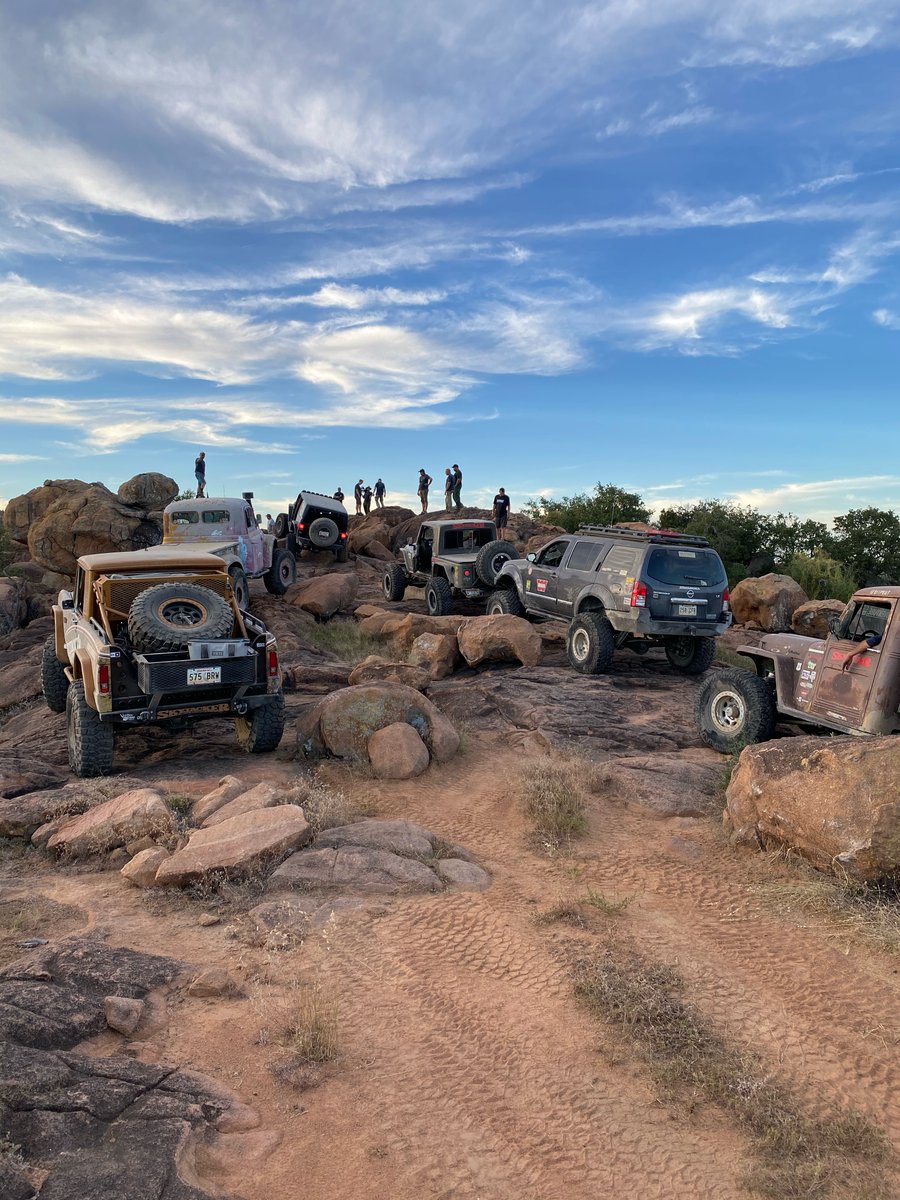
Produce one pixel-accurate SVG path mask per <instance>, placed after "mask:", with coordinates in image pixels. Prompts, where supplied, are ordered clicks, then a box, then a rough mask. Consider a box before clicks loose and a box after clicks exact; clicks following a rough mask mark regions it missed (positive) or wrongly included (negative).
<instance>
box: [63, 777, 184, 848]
mask: <svg viewBox="0 0 900 1200" xmlns="http://www.w3.org/2000/svg"><path fill="white" fill-rule="evenodd" d="M173 828H174V821H173V818H172V812H171V809H170V808H169V806H168V805H167V804H166V802H165V800H163V798H162V796H161V795H160V794H159V792H155V791H153V789H152V788H136V789H135V790H134V791H131V792H124V793H123V794H122V795H121V796H116V797H114V798H113V799H112V800H106V801H104V803H103V804H97V805H96V806H95V807H94V808H89V809H88V810H87V812H85V813H82V814H81V815H80V816H77V817H70V818H69V819H68V820H65V821H63V823H62V824H61V825H60V827H59V828H58V829H57V831H56V833H54V834H53V836H52V837H51V838H50V839H49V841H48V842H47V847H48V849H50V850H56V851H59V852H61V853H65V854H68V855H70V856H72V857H73V858H84V857H86V856H87V855H89V854H103V853H105V852H106V851H107V850H112V849H113V848H114V847H116V846H124V845H125V843H126V842H135V841H137V840H138V839H140V838H144V837H158V836H161V835H164V834H167V833H171V832H172V829H173Z"/></svg>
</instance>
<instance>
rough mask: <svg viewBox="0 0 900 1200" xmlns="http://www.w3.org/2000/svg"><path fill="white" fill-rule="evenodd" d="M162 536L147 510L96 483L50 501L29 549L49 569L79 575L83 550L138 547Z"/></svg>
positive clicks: (33, 531) (33, 530)
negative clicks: (129, 503)
mask: <svg viewBox="0 0 900 1200" xmlns="http://www.w3.org/2000/svg"><path fill="white" fill-rule="evenodd" d="M160 536H161V533H160V529H159V527H158V526H157V525H156V524H155V523H154V522H153V521H150V520H148V519H147V517H146V516H145V515H144V514H143V513H141V512H138V511H137V510H136V509H134V508H129V506H128V505H127V504H123V503H122V501H121V500H120V499H119V498H118V496H114V495H113V493H112V492H111V491H109V489H108V488H105V487H104V486H103V484H102V483H92V484H90V485H89V486H88V487H86V488H84V489H83V490H81V491H80V492H75V493H69V494H66V495H64V496H62V497H60V499H58V500H57V501H56V502H55V503H54V504H51V505H50V507H49V508H48V509H47V510H46V512H44V514H43V516H41V517H40V518H39V519H38V520H36V521H35V522H34V523H33V524H32V526H31V528H30V529H29V530H28V549H29V550H30V551H31V556H32V558H34V559H35V561H36V562H39V563H41V564H42V565H43V566H45V567H46V568H47V569H48V570H50V571H58V572H60V574H63V575H74V574H75V561H76V559H78V558H79V557H80V556H81V555H82V554H102V553H104V552H105V551H114V550H139V549H142V548H143V547H144V546H151V545H154V544H155V543H157V542H158V541H159V540H160Z"/></svg>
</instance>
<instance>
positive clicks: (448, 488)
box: [444, 467, 453, 512]
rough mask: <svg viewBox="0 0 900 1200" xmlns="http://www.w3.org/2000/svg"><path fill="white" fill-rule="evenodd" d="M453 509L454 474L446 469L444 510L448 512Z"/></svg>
mask: <svg viewBox="0 0 900 1200" xmlns="http://www.w3.org/2000/svg"><path fill="white" fill-rule="evenodd" d="M452 507H453V472H452V471H451V470H450V468H449V467H444V508H446V510H447V512H449V511H450V509H451V508H452Z"/></svg>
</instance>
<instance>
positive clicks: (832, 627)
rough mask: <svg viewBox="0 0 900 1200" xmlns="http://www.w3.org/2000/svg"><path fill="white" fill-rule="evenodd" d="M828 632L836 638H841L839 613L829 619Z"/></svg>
mask: <svg viewBox="0 0 900 1200" xmlns="http://www.w3.org/2000/svg"><path fill="white" fill-rule="evenodd" d="M828 632H829V633H832V634H834V636H835V637H839V636H840V632H841V617H840V616H839V615H838V614H837V613H832V614H831V615H830V616H829V618H828Z"/></svg>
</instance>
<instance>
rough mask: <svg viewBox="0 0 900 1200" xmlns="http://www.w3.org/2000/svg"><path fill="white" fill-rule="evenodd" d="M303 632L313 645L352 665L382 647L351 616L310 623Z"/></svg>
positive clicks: (375, 652) (379, 642)
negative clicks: (314, 623)
mask: <svg viewBox="0 0 900 1200" xmlns="http://www.w3.org/2000/svg"><path fill="white" fill-rule="evenodd" d="M304 633H305V635H306V636H307V637H308V638H309V640H310V641H311V642H312V643H313V645H314V646H318V648H319V649H320V650H325V651H326V652H327V653H329V654H333V655H334V656H335V657H336V658H338V659H339V660H340V661H341V662H345V663H348V664H349V665H350V666H354V667H355V666H356V664H357V663H361V662H362V660H363V659H364V658H368V657H369V655H370V654H377V653H378V652H379V650H381V649H383V644H382V642H381V641H380V640H379V639H378V638H375V637H373V636H372V635H371V634H370V633H365V632H364V631H363V630H362V629H360V627H359V624H358V622H357V621H355V620H353V619H352V618H344V617H335V618H333V620H331V621H325V622H322V623H321V624H316V625H310V626H309V628H308V629H306V630H304Z"/></svg>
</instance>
